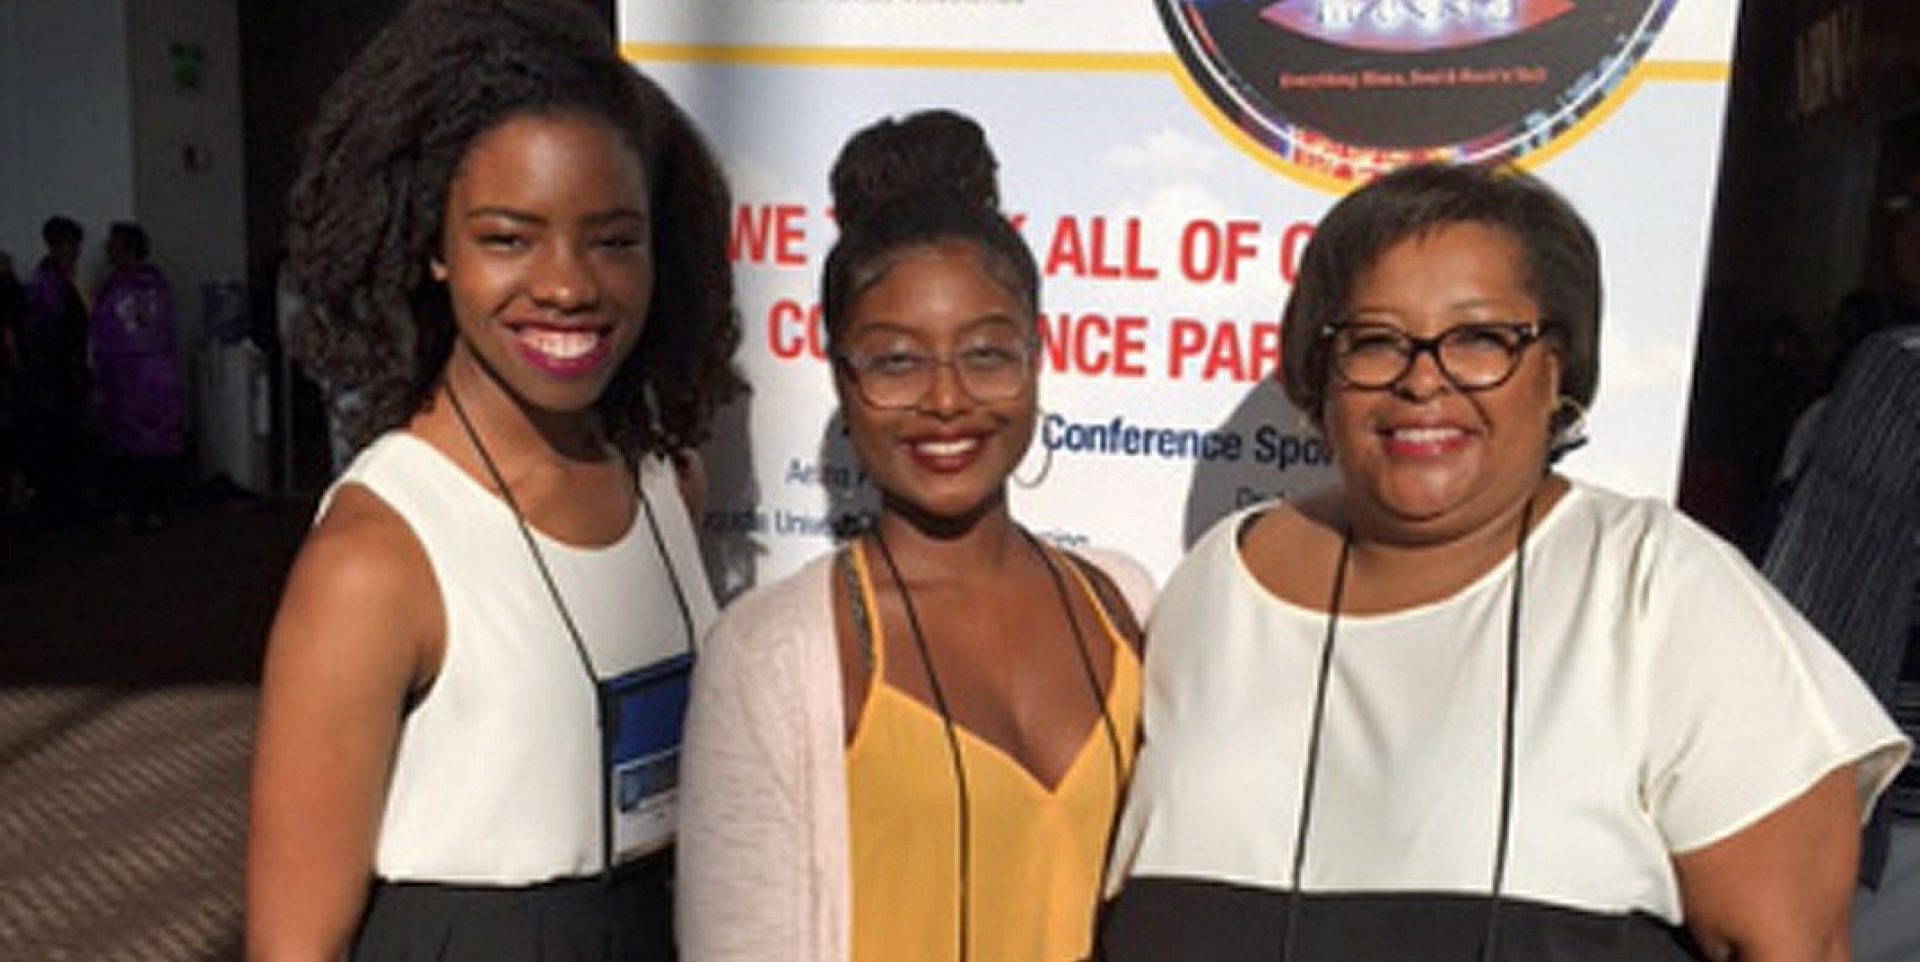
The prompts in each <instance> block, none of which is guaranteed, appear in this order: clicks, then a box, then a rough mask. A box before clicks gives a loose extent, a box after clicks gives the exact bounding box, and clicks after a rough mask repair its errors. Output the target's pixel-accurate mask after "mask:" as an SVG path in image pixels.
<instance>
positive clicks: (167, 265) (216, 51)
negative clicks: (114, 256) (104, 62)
mask: <svg viewBox="0 0 1920 962" xmlns="http://www.w3.org/2000/svg"><path fill="white" fill-rule="evenodd" d="M124 2H125V3H126V6H127V10H128V18H127V19H128V27H129V30H128V33H127V47H126V62H127V71H128V74H129V80H130V84H131V92H132V107H133V109H132V129H131V134H132V141H133V157H134V164H133V182H134V198H135V208H134V210H133V211H132V212H131V213H132V216H133V217H134V218H135V219H137V220H139V221H140V222H141V224H142V226H144V227H146V229H147V233H148V235H149V236H151V237H152V239H153V257H154V261H155V262H156V263H157V264H159V265H160V269H161V270H163V271H165V272H166V274H167V276H168V278H170V279H171V280H172V281H173V284H174V288H175V291H176V293H177V294H178V296H179V308H180V319H181V334H182V337H183V340H185V341H186V343H187V344H192V343H194V342H196V341H197V340H198V335H199V331H200V322H201V318H202V306H201V303H200V285H201V284H202V283H204V282H207V281H244V280H245V279H246V262H247V245H246V207H245V204H246V194H245V188H246V178H245V174H246V172H245V169H244V167H243V165H242V160H243V157H244V147H243V144H242V140H241V136H242V135H241V98H240V25H239V15H238V12H237V9H236V5H235V3H234V2H233V0H124ZM174 44H182V45H186V46H191V47H197V48H199V49H200V50H202V51H203V52H204V54H205V56H204V59H203V60H202V67H201V77H200V84H199V86H198V87H193V88H190V87H186V86H183V85H181V84H180V83H178V82H177V81H176V79H175V77H174V74H173V60H172V53H171V48H172V46H173V45H174ZM189 152H191V155H192V156H191V158H190V157H189Z"/></svg>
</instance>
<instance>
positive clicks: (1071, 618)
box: [677, 111, 1151, 962]
mask: <svg viewBox="0 0 1920 962" xmlns="http://www.w3.org/2000/svg"><path fill="white" fill-rule="evenodd" d="M832 186H833V195H834V198H833V199H834V205H835V211H836V214H837V216H838V218H839V221H840V225H841V234H840V237H839V240H838V241H837V243H836V244H835V245H834V248H833V251H832V252H831V254H830V255H829V257H828V259H827V263H826V268H825V276H824V278H823V281H822V287H823V292H822V302H823V311H824V315H825V324H826V332H827V337H828V339H829V344H830V347H831V354H832V358H833V367H834V386H835V390H836V391H837V393H838V395H839V398H840V409H841V413H842V416H843V417H844V419H845V424H846V429H847V435H848V439H849V441H850V442H851V444H852V447H853V450H854V452H855V455H856V456H857V458H858V459H859V462H860V466H861V468H862V469H863V470H864V471H865V473H866V474H867V476H868V477H869V478H870V479H871V480H872V483H873V484H874V486H875V487H876V488H878V489H879V495H880V509H879V513H878V517H876V518H874V519H873V521H872V523H871V524H870V525H868V526H867V528H866V529H865V530H864V531H863V532H861V533H860V534H858V535H856V536H854V537H852V538H851V539H850V540H848V541H847V543H846V544H845V545H844V546H843V547H842V548H841V549H840V550H838V551H836V552H834V553H833V554H831V555H829V556H826V557H823V558H820V559H817V560H815V561H814V562H813V563H811V564H809V565H808V566H806V567H805V568H803V569H802V570H801V571H799V572H798V573H796V574H795V575H793V576H792V577H790V578H788V579H786V580H785V581H782V582H780V583H778V584H774V585H770V586H765V587H762V588H760V589H758V590H757V591H755V592H753V593H751V594H749V595H747V596H746V597H744V598H742V599H741V600H739V601H738V602H736V603H735V604H734V605H733V606H732V607H731V608H729V609H728V610H727V612H726V613H725V614H724V615H723V616H722V618H721V620H720V623H719V624H718V625H716V627H715V629H714V632H713V634H712V635H711V636H710V639H709V640H708V642H707V644H706V646H705V647H704V648H703V649H702V652H701V660H700V663H699V665H698V666H697V668H696V670H695V673H694V687H693V701H692V705H691V708H690V709H689V715H688V720H687V743H686V749H687V754H686V760H685V770H684V773H683V775H684V782H683V784H682V791H683V795H682V803H683V804H682V808H681V811H682V821H681V824H680V853H679V858H680V861H679V867H680V877H679V879H678V890H677V900H678V912H677V918H678V922H679V926H680V934H681V940H682V942H681V944H682V947H683V949H684V951H685V952H686V953H687V955H688V957H689V958H690V959H694V960H701V962H710V960H735V959H739V960H749V959H750V960H756V962H757V960H764V959H783V960H802V962H846V960H854V962H899V960H907V959H911V960H915V962H942V960H959V962H967V960H971V962H1029V960H1031V962H1041V960H1047V962H1052V960H1060V959H1076V958H1083V957H1085V956H1086V955H1087V954H1088V952H1089V951H1090V949H1091V945H1092V926H1093V916H1094V908H1095V905H1096V904H1097V902H1098V888H1099V879H1100V873H1101V869H1102V866H1103V864H1104V861H1105V858H1106V852H1107V841H1108V837H1109V832H1110V829H1111V826H1112V822H1113V815H1114V812H1115V811H1116V808H1117V806H1118V804H1119V799H1120V795H1121V791H1122V787H1123V786H1124V784H1125V782H1126V775H1127V771H1128V769H1129V767H1130V765H1131V762H1132V757H1133V749H1134V731H1135V719H1136V715H1137V711H1138V704H1139V667H1138V658H1139V630H1138V628H1137V621H1136V619H1137V618H1138V616H1139V613H1140V612H1142V611H1144V609H1145V605H1146V603H1147V599H1148V596H1149V595H1150V593H1151V585H1150V583H1149V582H1148V581H1147V579H1146V576H1145V575H1144V573H1142V572H1141V570H1140V569H1139V568H1138V566H1136V565H1134V564H1132V563H1131V562H1129V561H1126V560H1125V559H1121V558H1117V557H1115V556H1111V555H1092V554H1089V555H1087V556H1086V557H1081V556H1076V555H1073V554H1069V553H1067V552H1065V551H1062V550H1059V549H1057V548H1054V547H1051V546H1049V545H1047V544H1045V543H1043V542H1041V541H1040V540H1038V539H1036V538H1035V537H1034V536H1033V535H1032V534H1030V533H1029V532H1028V531H1027V530H1026V529H1025V528H1023V527H1021V526H1020V524H1019V523H1018V522H1016V521H1015V520H1014V519H1013V517H1012V516H1011V514H1010V513H1009V511H1008V507H1007V480H1008V478H1009V476H1010V475H1011V474H1012V473H1013V471H1014V468H1015V466H1016V465H1018V464H1019V463H1020V461H1021V457H1022V455H1024V454H1025V453H1026V450H1027V448H1028V446H1029V445H1030V444H1031V443H1032V441H1033V435H1034V424H1035V421H1036V418H1037V412H1038V405H1037V394H1038V388H1039V383H1038V364H1037V360H1038V350H1039V343H1038V330H1037V328H1036V322H1037V317H1038V315H1037V311H1038V303H1039V287H1040V284H1039V273H1038V271H1037V269H1036V267H1035V263H1034V259H1033V255H1032V253H1031V251H1030V250H1029V249H1028V248H1027V245H1026V243H1025V242H1024V241H1023V240H1022V239H1021V238H1020V236H1019V234H1018V233H1016V232H1015V230H1014V228H1013V227H1012V226H1011V225H1010V224H1009V223H1008V221H1007V219H1006V217H1005V216H1004V215H1002V214H1001V213H1000V211H999V209H998V188H997V186H996V183H995V161H994V159H993V156H992V153H991V152H990V149H989V148H988V146H987V143H986V140H985V137H984V135H983V133H982V131H981V129H980V127H979V126H978V125H977V124H975V123H974V122H973V121H972V120H969V119H967V118H965V117H962V116H960V115H958V114H954V113H951V112H947V111H930V112H925V113H918V114H914V115H912V116H909V117H907V118H905V119H902V120H883V121H880V122H879V123H877V124H874V125H873V126H871V127H868V128H866V129H864V130H862V131H860V132H859V133H858V134H856V135H855V136H854V137H853V139H852V140H850V141H849V142H848V143H847V145H846V146H845V148H844V149H843V150H842V152H841V154H840V157H839V158H838V160H837V161H836V163H835V165H834V168H833V173H832Z"/></svg>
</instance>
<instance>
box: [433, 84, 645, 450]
mask: <svg viewBox="0 0 1920 962" xmlns="http://www.w3.org/2000/svg"><path fill="white" fill-rule="evenodd" d="M649 215H650V211H649V207H648V200H647V184H646V175H645V173H644V172H643V170H642V168H641V164H640V158H639V156H638V155H637V154H636V153H635V152H634V150H633V148H632V147H631V146H629V145H628V143H627V142H626V140H625V139H624V138H623V137H621V135H620V134H619V133H618V132H617V131H615V130H614V129H613V128H612V127H611V126H609V125H608V124H606V123H605V122H603V121H601V120H599V119H597V118H593V117H590V116H585V115H581V114H557V115H545V114H530V115H522V116H518V117H514V118H512V119H509V120H507V121H505V122H503V123H501V124H499V125H498V126H496V127H494V128H493V129H491V130H489V131H488V132H486V133H485V134H482V135H481V136H480V137H479V138H478V139H477V140H475V141H474V144H473V147H472V148H471V149H469V150H468V152H467V155H466V157H465V158H464V159H463V160H462V162H461V165H460V169H459V171H458V172H456V173H455V175H454V178H453V181H452V182H451V184H449V185H448V190H447V206H446V212H445V217H444V226H443V228H442V230H441V259H440V260H439V261H436V262H435V264H434V268H433V270H434V276H435V277H437V278H439V279H440V280H442V281H444V282H445V283H446V285H447V292H448V295H449V299H450V300H451V302H452V306H453V317H454V323H455V325H456V326H457V327H458V329H459V337H458V338H457V340H456V342H455V345H454V350H453V355H452V357H451V358H450V359H449V361H448V365H449V367H452V366H454V365H474V366H475V367H477V368H478V369H479V373H483V374H485V375H486V376H488V377H490V378H491V379H492V380H494V381H495V382H496V383H498V384H499V385H500V386H501V387H502V388H503V389H504V390H505V391H506V393H507V394H508V395H510V396H512V397H513V398H514V399H515V400H517V401H518V402H519V403H520V404H521V405H523V406H526V407H531V408H534V409H537V410H540V411H547V412H575V411H582V410H585V409H587V408H589V407H590V406H591V405H592V404H593V402H594V401H595V400H597V399H598V398H599V396H600V393H601V392H602V391H603V390H604V389H605V388H606V386H607V383H608V382H609V381H611V380H612V379H613V376H614V374H615V372H617V371H618V370H619V368H620V365H621V363H622V362H623V361H625V360H626V357H627V355H628V354H630V353H632V351H633V347H634V345H635V344H636V343H638V342H639V339H640V331H641V328H642V326H643V325H644V324H645V321H646V315H647V306H648V304H649V302H650V300H651V298H652V296H653V254H652V250H651V247H650V243H649Z"/></svg>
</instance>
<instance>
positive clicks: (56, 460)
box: [20, 216, 88, 527]
mask: <svg viewBox="0 0 1920 962" xmlns="http://www.w3.org/2000/svg"><path fill="white" fill-rule="evenodd" d="M83 237H84V233H83V232H82V231H81V229H80V225H79V224H78V223H76V222H75V221H73V220H72V219H70V218H67V217H61V216H54V217H49V218H47V221H46V223H45V224H43V225H41V228H40V238H41V240H42V241H44V242H45V243H46V245H47V253H46V256H44V257H42V258H41V259H40V265H39V267H37V268H35V269H34V272H33V277H32V278H31V279H30V280H29V281H28V282H27V316H26V321H25V323H24V324H22V325H21V337H20V361H21V382H20V388H21V410H20V418H21V425H22V427H23V428H24V434H23V437H22V440H23V443H24V448H25V449H24V451H23V452H22V454H23V458H24V465H23V467H24V468H25V470H26V476H27V485H28V486H29V487H30V488H31V489H32V490H33V511H34V515H35V518H36V519H37V520H39V521H40V522H41V523H43V524H46V525H49V526H52V527H65V526H68V525H72V524H74V523H77V522H78V521H80V520H81V517H82V515H83V513H84V505H85V501H84V499H83V498H82V496H81V491H80V444H81V434H80V432H81V425H82V422H83V421H84V420H85V417H86V404H87V381H88V376H87V305H86V302H85V301H83V300H82V299H81V297H80V289H79V288H78V287H76V286H74V283H73V277H74V271H75V269H76V267H77V266H78V265H79V263H80V242H81V240H82V239H83Z"/></svg>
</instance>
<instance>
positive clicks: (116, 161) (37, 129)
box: [0, 0, 135, 286]
mask: <svg viewBox="0 0 1920 962" xmlns="http://www.w3.org/2000/svg"><path fill="white" fill-rule="evenodd" d="M126 37H127V15H126V0H5V2H0V249H5V250H8V251H11V252H13V255H14V258H15V260H16V261H17V262H18V263H19V266H20V269H21V272H22V273H26V272H28V271H31V270H32V268H33V265H34V264H35V263H37V262H38V261H39V259H40V254H41V252H42V250H43V248H42V246H41V243H40V223H41V221H43V220H45V219H46V218H47V216H48V215H50V214H55V213H61V214H65V215H67V216H69V217H72V218H73V219H75V220H77V221H79V222H80V223H81V225H82V226H84V227H85V228H86V231H87V251H86V256H85V257H84V258H83V259H82V261H81V276H82V281H83V286H90V282H91V280H92V279H93V278H94V277H96V276H98V270H99V264H100V255H99V244H98V242H99V241H100V240H101V239H102V238H103V237H104V236H105V225H106V224H107V223H108V222H109V221H111V220H114V219H116V218H123V217H128V216H130V215H131V214H132V213H133V211H134V209H135V203H134V172H133V167H134V162H133V131H132V129H131V125H130V124H129V122H128V118H129V117H130V116H131V113H132V106H131V95H130V90H129V86H128V82H127V62H126Z"/></svg>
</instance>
